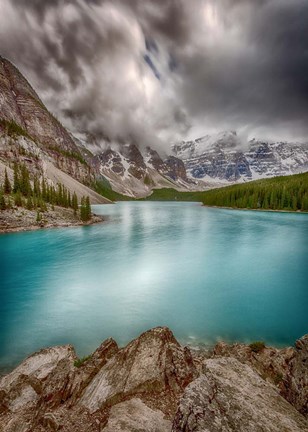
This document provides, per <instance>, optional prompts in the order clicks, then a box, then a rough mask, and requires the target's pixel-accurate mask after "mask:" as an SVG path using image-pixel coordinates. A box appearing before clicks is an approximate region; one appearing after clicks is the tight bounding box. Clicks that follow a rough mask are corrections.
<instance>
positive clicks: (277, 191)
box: [202, 173, 308, 211]
mask: <svg viewBox="0 0 308 432" xmlns="http://www.w3.org/2000/svg"><path fill="white" fill-rule="evenodd" d="M202 201H203V204H205V205H209V206H219V207H233V208H251V209H264V210H292V211H308V173H304V174H295V175H292V176H284V177H274V178H270V179H263V180H258V181H253V182H249V183H245V184H239V185H233V186H228V187H224V188H219V189H213V190H210V191H207V192H204V193H203V197H202Z"/></svg>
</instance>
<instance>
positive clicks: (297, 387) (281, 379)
mask: <svg viewBox="0 0 308 432" xmlns="http://www.w3.org/2000/svg"><path fill="white" fill-rule="evenodd" d="M214 356H218V357H220V356H223V357H234V358H236V359H238V360H239V361H240V362H242V363H246V364H249V365H250V366H252V367H253V368H254V369H255V370H257V371H258V373H259V374H260V375H261V377H262V378H263V379H264V380H266V381H269V382H271V383H273V384H274V385H275V386H276V387H277V388H278V389H279V391H280V394H281V395H282V396H283V397H284V398H285V399H287V400H288V401H289V402H290V403H291V404H292V405H294V407H295V408H296V409H297V410H298V411H300V412H301V413H302V414H303V415H304V416H306V417H308V335H306V336H303V337H302V338H301V339H299V340H298V341H296V344H295V347H294V348H293V347H292V348H291V347H289V348H284V349H276V348H272V347H264V348H263V349H261V350H260V351H258V352H254V350H253V349H251V347H250V346H249V345H244V344H234V345H228V344H226V343H224V342H220V343H218V344H217V345H216V346H215V348H214Z"/></svg>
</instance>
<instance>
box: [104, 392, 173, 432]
mask: <svg viewBox="0 0 308 432" xmlns="http://www.w3.org/2000/svg"><path fill="white" fill-rule="evenodd" d="M171 426H172V423H171V421H169V420H166V419H165V418H164V415H163V413H162V412H161V411H158V410H153V409H151V408H149V407H148V406H147V405H145V404H144V403H143V402H142V401H141V400H140V399H130V400H128V401H126V402H121V403H119V404H117V405H115V406H114V407H112V408H111V410H110V416H109V420H108V423H107V425H106V427H105V428H104V429H103V431H104V432H170V431H171Z"/></svg>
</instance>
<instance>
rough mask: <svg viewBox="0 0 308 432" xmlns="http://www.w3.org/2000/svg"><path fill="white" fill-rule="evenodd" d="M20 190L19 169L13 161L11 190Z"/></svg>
mask: <svg viewBox="0 0 308 432" xmlns="http://www.w3.org/2000/svg"><path fill="white" fill-rule="evenodd" d="M19 190H20V180H19V169H18V165H17V163H16V162H15V163H14V185H13V192H14V193H16V192H17V191H19Z"/></svg>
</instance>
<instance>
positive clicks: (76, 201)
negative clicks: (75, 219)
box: [72, 192, 78, 216]
mask: <svg viewBox="0 0 308 432" xmlns="http://www.w3.org/2000/svg"><path fill="white" fill-rule="evenodd" d="M72 208H73V210H74V215H75V216H76V214H77V210H78V198H77V195H76V192H74V193H73V198H72Z"/></svg>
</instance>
